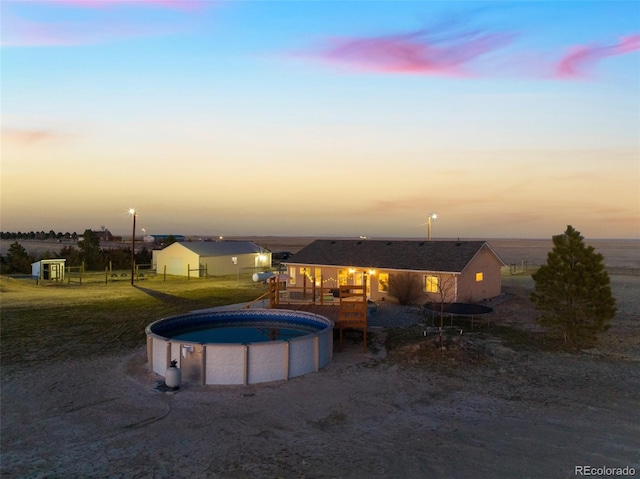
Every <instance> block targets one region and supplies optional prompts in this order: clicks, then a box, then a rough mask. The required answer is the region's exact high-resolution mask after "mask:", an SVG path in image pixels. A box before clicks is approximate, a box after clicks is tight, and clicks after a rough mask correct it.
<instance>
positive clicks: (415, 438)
mask: <svg viewBox="0 0 640 479" xmlns="http://www.w3.org/2000/svg"><path fill="white" fill-rule="evenodd" d="M503 281H504V283H503V285H504V288H503V289H504V294H503V295H502V296H501V297H500V298H497V299H496V301H495V302H494V304H493V306H494V307H495V312H494V313H493V314H492V327H491V328H489V327H487V325H486V324H485V325H482V326H478V325H476V326H475V327H474V329H470V328H468V327H467V325H465V334H464V335H463V336H459V337H456V338H454V339H456V341H457V345H458V346H457V347H456V348H452V349H451V350H450V351H448V352H447V353H446V354H445V355H442V354H440V353H436V352H435V350H434V349H433V348H430V347H429V344H430V343H429V342H428V340H425V338H424V337H423V335H422V331H423V329H424V328H423V327H422V326H421V321H422V317H421V316H420V315H419V314H417V312H416V310H415V309H413V308H403V307H398V306H396V305H392V304H385V305H381V306H382V307H380V309H379V311H378V313H376V314H377V315H378V316H376V317H375V318H373V319H374V320H375V321H374V320H372V324H374V323H375V327H372V328H371V334H370V336H371V338H372V339H371V342H370V344H369V349H368V352H367V353H363V352H362V347H361V344H359V343H358V340H359V338H360V336H359V334H358V333H354V334H353V335H349V336H348V339H350V340H352V341H353V342H350V341H347V346H346V348H345V351H344V352H342V353H337V352H336V353H334V359H333V361H332V362H331V363H330V364H329V365H328V366H327V367H326V368H325V369H323V370H321V371H319V372H318V373H313V374H310V375H307V376H303V377H299V378H295V379H292V380H289V381H280V382H275V383H269V384H264V385H254V386H247V387H237V386H232V387H223V386H207V387H201V386H190V385H185V387H184V388H183V389H182V390H181V391H180V392H178V393H177V394H162V393H160V392H158V391H156V390H155V386H156V385H157V381H158V377H157V376H155V375H153V374H151V373H149V372H148V370H147V368H146V353H145V348H144V346H143V344H144V332H143V330H144V327H145V326H146V324H148V323H149V322H151V321H153V320H155V319H158V318H160V317H163V316H168V315H171V314H176V313H179V312H183V311H188V310H195V309H201V308H203V307H210V306H215V305H216V304H228V303H235V302H241V301H246V300H248V299H249V298H254V297H256V296H258V295H259V294H260V293H261V292H262V290H263V288H264V287H263V286H261V285H258V284H254V283H251V282H250V281H249V280H248V278H244V279H243V281H241V282H240V284H238V283H237V281H236V280H235V278H233V279H230V278H227V279H221V280H218V279H216V280H191V281H187V280H176V281H172V282H167V283H163V282H162V281H154V280H153V279H148V280H145V281H143V282H141V283H140V284H139V286H140V287H135V288H134V287H131V285H130V284H128V283H126V282H119V283H115V284H114V285H109V286H105V285H101V284H91V285H87V286H85V285H83V286H81V287H77V286H63V287H60V286H58V287H56V286H51V287H45V286H39V287H38V286H35V285H34V283H33V282H32V281H17V280H12V279H8V278H4V277H0V288H1V292H2V320H1V324H0V325H1V330H0V332H1V338H0V339H1V341H2V371H1V374H2V375H1V378H2V391H1V394H2V396H1V399H2V423H1V438H0V441H1V442H0V445H1V452H2V464H1V466H0V472H1V474H2V477H7V478H9V477H20V478H22V477H30V478H45V477H121V478H147V477H149V478H151V477H154V478H164V477H166V478H169V477H195V478H205V477H220V478H252V477H285V478H289V477H297V478H301V477H308V478H316V477H317V478H329V477H372V478H390V477H394V478H395V477H398V478H414V477H415V478H422V477H465V478H467V477H468V478H474V477H478V478H480V477H482V478H487V477H522V478H526V477H532V478H538V477H544V478H555V477H557V478H566V477H575V474H574V472H575V469H574V468H575V466H580V465H587V466H593V467H604V466H606V467H625V466H630V467H633V468H635V471H636V477H637V476H638V475H639V474H640V454H639V453H638V451H640V417H639V415H638V411H639V410H640V301H638V299H637V291H639V290H640V277H638V276H628V275H622V276H618V275H614V276H612V287H613V292H614V295H615V296H616V298H617V300H618V309H619V311H618V314H617V317H616V320H615V321H613V323H612V328H611V329H610V330H609V331H608V332H607V333H605V334H603V335H602V338H601V341H600V344H599V345H598V346H597V347H596V348H594V349H592V350H589V351H583V352H566V351H563V350H562V349H559V348H558V344H557V342H553V341H548V340H547V339H545V336H544V335H543V334H542V333H541V332H540V329H539V328H538V327H537V325H536V324H535V321H534V319H535V311H534V310H533V309H532V308H531V305H530V303H529V302H528V300H527V295H528V292H529V291H530V289H531V286H532V281H531V278H530V277H529V276H526V275H514V276H511V275H507V276H505V277H503Z"/></svg>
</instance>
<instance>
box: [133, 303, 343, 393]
mask: <svg viewBox="0 0 640 479" xmlns="http://www.w3.org/2000/svg"><path fill="white" fill-rule="evenodd" d="M145 332H146V334H147V359H148V362H149V367H150V369H151V370H152V371H153V372H155V373H158V374H160V375H162V376H164V374H165V372H166V370H167V368H168V367H169V366H170V364H171V361H174V360H175V361H177V363H178V367H179V368H180V369H181V370H182V379H183V380H184V381H187V382H193V383H199V384H255V383H262V382H268V381H278V380H281V379H289V378H293V377H296V376H301V375H303V374H307V373H310V372H313V371H317V370H318V369H320V368H322V367H324V366H325V365H326V364H327V363H328V362H329V361H331V358H332V356H333V321H331V320H330V319H327V318H325V317H324V316H319V315H317V314H312V313H307V312H303V311H286V310H277V309H243V310H238V311H210V312H198V313H188V314H183V315H180V316H173V317H170V318H165V319H161V320H159V321H156V322H154V323H151V324H150V325H149V326H147V328H146V331H145Z"/></svg>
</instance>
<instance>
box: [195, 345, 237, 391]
mask: <svg viewBox="0 0 640 479" xmlns="http://www.w3.org/2000/svg"><path fill="white" fill-rule="evenodd" d="M206 364H207V367H206V381H205V382H206V384H244V346H243V345H240V344H233V345H222V344H216V345H207V352H206Z"/></svg>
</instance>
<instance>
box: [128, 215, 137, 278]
mask: <svg viewBox="0 0 640 479" xmlns="http://www.w3.org/2000/svg"><path fill="white" fill-rule="evenodd" d="M129 214H130V215H131V216H132V217H133V232H132V233H131V286H133V275H134V274H135V264H136V253H135V250H136V210H135V208H129Z"/></svg>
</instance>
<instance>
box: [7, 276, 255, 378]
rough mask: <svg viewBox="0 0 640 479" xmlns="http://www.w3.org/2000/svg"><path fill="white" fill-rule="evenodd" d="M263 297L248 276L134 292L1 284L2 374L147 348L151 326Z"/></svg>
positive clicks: (97, 286)
mask: <svg viewBox="0 0 640 479" xmlns="http://www.w3.org/2000/svg"><path fill="white" fill-rule="evenodd" d="M266 290H267V289H266V286H264V285H262V284H259V283H254V282H252V281H251V277H250V276H249V275H246V276H241V277H240V279H239V280H238V278H236V277H235V276H233V277H224V278H210V279H192V280H187V279H182V278H172V279H170V280H167V281H166V282H164V281H163V280H162V278H161V277H155V278H147V279H145V280H143V281H140V282H138V283H136V285H135V286H131V284H130V283H129V282H125V281H118V282H114V283H109V284H108V285H106V284H104V282H102V283H97V282H94V283H92V282H86V283H83V284H82V286H78V285H73V284H71V285H67V284H64V285H60V284H51V285H45V284H41V285H36V284H35V282H34V281H33V280H21V279H14V278H10V277H6V276H0V293H1V308H2V309H1V317H0V343H1V344H2V349H1V351H0V360H1V363H2V369H3V372H5V371H6V370H7V368H8V369H9V370H10V369H12V366H29V365H36V364H40V363H43V362H56V361H64V360H65V359H71V358H73V359H82V358H90V357H95V356H99V355H108V354H114V353H120V352H124V351H126V350H132V349H134V348H137V347H140V346H142V345H144V344H145V333H144V329H145V327H146V326H147V325H148V324H149V323H151V322H152V321H155V320H157V319H160V318H163V317H166V316H171V315H175V314H180V313H185V312H188V311H192V310H197V309H204V308H210V307H215V306H222V305H226V304H233V303H242V302H247V301H252V300H254V299H255V298H257V297H258V296H260V295H261V294H263V293H265V292H266Z"/></svg>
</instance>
